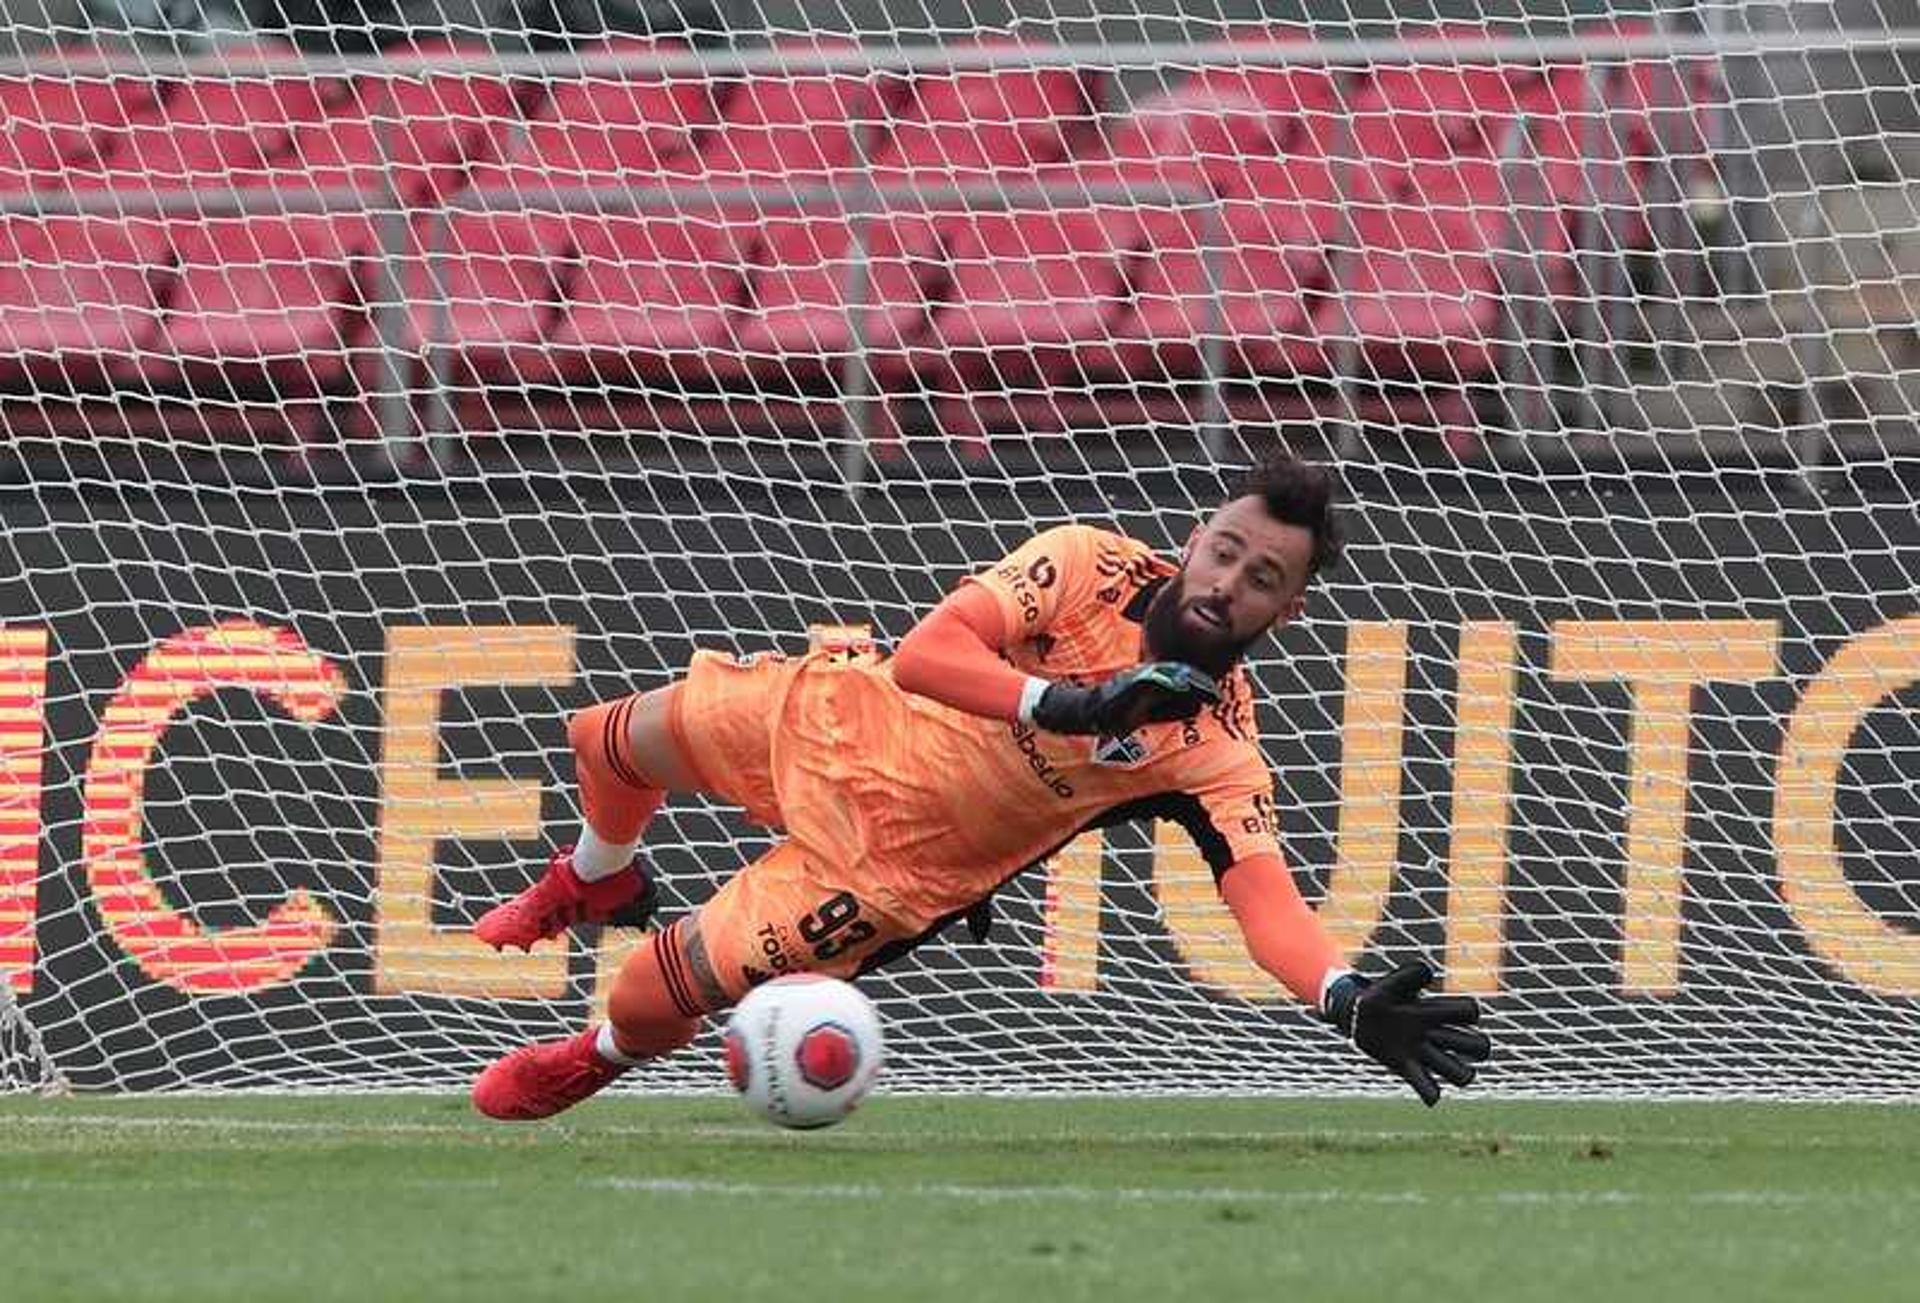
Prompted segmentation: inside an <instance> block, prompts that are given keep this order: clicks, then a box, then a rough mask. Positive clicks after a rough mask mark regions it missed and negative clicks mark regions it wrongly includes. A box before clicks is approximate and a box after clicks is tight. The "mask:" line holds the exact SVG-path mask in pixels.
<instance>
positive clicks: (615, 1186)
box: [0, 1176, 1897, 1209]
mask: <svg viewBox="0 0 1920 1303" xmlns="http://www.w3.org/2000/svg"><path fill="white" fill-rule="evenodd" d="M371 1184H372V1185H375V1186H377V1187H378V1188H379V1189H381V1190H406V1191H427V1192H432V1191H446V1190H500V1191H506V1190H511V1189H512V1188H513V1182H511V1181H509V1180H506V1179H504V1178H499V1177H476V1178H472V1179H467V1180H462V1179H458V1178H403V1179H400V1180H380V1181H375V1182H372V1183H371ZM581 1185H582V1186H583V1187H585V1188H587V1189H599V1190H607V1191H612V1192H614V1193H618V1194H632V1195H655V1196H662V1197H668V1198H694V1199H711V1198H744V1199H795V1198H799V1199H822V1200H832V1201H839V1202H854V1201H864V1202H880V1201H883V1200H894V1199H903V1198H904V1199H930V1200H937V1201H944V1202H952V1203H968V1204H1004V1203H1036V1204H1059V1203H1077V1204H1159V1203H1168V1204H1262V1205H1280V1206H1296V1207H1298V1206H1310V1205H1313V1206H1329V1207H1335V1206H1356V1205H1358V1206H1417V1205H1433V1204H1445V1205H1446V1206H1447V1207H1450V1208H1453V1207H1462V1206H1479V1207H1489V1208H1508V1209H1514V1208H1615V1207H1617V1208H1631V1207H1649V1208H1651V1207H1677V1206H1685V1207H1739V1208H1804V1207H1810V1206H1815V1205H1827V1206H1834V1207H1840V1206H1859V1207H1864V1206H1868V1205H1871V1206H1873V1207H1877V1208H1895V1207H1897V1205H1893V1204H1889V1203H1888V1202H1887V1201H1886V1200H1885V1199H1883V1198H1879V1197H1871V1198H1869V1197H1867V1196H1864V1195H1850V1194H1827V1193H1816V1192H1810V1191H1793V1190H1739V1189H1734V1190H1693V1191H1686V1192H1680V1193H1674V1194H1661V1193H1656V1192H1650V1191H1641V1190H1494V1191H1488V1192H1485V1193H1481V1194H1454V1193H1449V1194H1439V1195H1432V1194H1428V1193H1426V1192H1425V1191H1421V1190H1349V1189H1342V1188H1339V1187H1317V1188H1312V1189H1300V1190H1261V1189H1240V1188H1237V1187H1234V1186H1163V1187H1158V1188H1156V1187H1152V1186H1118V1187H1102V1186H1090V1185H959V1184H952V1183H930V1182H915V1183H906V1184H901V1185H883V1184H879V1183H877V1182H876V1183H866V1182H826V1183H794V1184H786V1183H782V1182H778V1181H718V1180H704V1179H698V1178H689V1177H623V1176H613V1177H605V1178H602V1179H599V1180H594V1181H584V1182H581ZM234 1188H236V1187H235V1186H234V1185H233V1183H231V1182H226V1181H212V1180H206V1179H201V1178H183V1179H179V1180H167V1181H126V1180H122V1179H117V1178H115V1179H107V1178H102V1179H99V1180H84V1181H76V1180H66V1179H60V1178H51V1179H49V1178H43V1177H18V1178H13V1179H6V1178H0V1193H10V1194H36V1193H39V1194H45V1193H54V1192H87V1193H98V1194H147V1193H153V1192H159V1191H167V1192H174V1193H178V1192H182V1191H221V1190H232V1189H234ZM312 1188H314V1189H316V1190H317V1189H321V1188H323V1187H312ZM324 1188H325V1189H329V1190H333V1189H340V1188H355V1189H358V1188H360V1187H359V1186H357V1185H355V1184H354V1183H352V1182H346V1183H341V1184H340V1185H337V1186H336V1185H328V1186H326V1187H324Z"/></svg>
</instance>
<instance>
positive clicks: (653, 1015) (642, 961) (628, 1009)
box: [607, 923, 707, 1059]
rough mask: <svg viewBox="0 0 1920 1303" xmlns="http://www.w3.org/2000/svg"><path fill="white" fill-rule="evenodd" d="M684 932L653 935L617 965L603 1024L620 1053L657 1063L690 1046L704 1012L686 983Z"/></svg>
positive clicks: (668, 930) (676, 926) (695, 991)
mask: <svg viewBox="0 0 1920 1303" xmlns="http://www.w3.org/2000/svg"><path fill="white" fill-rule="evenodd" d="M683 933H684V928H683V927H682V925H681V924H679V923H675V924H674V925H673V926H672V927H669V928H666V929H664V930H663V931H660V932H656V933H654V935H653V936H652V937H651V938H650V939H649V940H648V941H647V943H646V944H645V945H643V946H641V947H640V948H639V949H638V950H636V951H634V952H633V953H632V954H631V955H629V956H627V962H626V963H624V964H622V965H621V966H620V976H619V977H617V978H616V979H614V984H613V994H612V995H611V996H610V997H609V998H608V1000H607V1021H608V1022H610V1023H612V1024H613V1040H614V1044H615V1045H617V1046H618V1047H619V1049H620V1052H621V1053H622V1054H627V1055H631V1056H632V1057H633V1058H636V1059H652V1058H658V1057H659V1056H660V1055H663V1054H671V1053H672V1052H673V1051H675V1050H677V1049H680V1048H682V1047H684V1046H686V1045H688V1044H690V1043H691V1042H692V1040H693V1038H694V1035H695V1034H696V1033H697V1032H698V1031H699V1030H700V1017H701V1015H703V1014H705V1013H706V1012H707V1009H706V1007H705V1005H704V1002H703V1001H702V1000H701V998H700V994H699V990H698V988H697V987H696V986H695V985H694V983H693V982H692V981H691V980H690V973H691V970H690V969H689V968H688V966H687V955H686V947H685V944H684V941H683Z"/></svg>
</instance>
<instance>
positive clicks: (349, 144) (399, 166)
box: [274, 43, 515, 205]
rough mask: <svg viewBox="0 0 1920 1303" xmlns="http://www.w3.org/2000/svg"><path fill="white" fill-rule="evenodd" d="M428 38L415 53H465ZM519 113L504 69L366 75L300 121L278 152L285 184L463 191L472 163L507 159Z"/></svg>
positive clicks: (434, 195) (424, 194)
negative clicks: (316, 115) (500, 73)
mask: <svg viewBox="0 0 1920 1303" xmlns="http://www.w3.org/2000/svg"><path fill="white" fill-rule="evenodd" d="M461 48H462V47H460V46H459V45H457V44H454V43H432V44H421V45H419V46H417V47H415V53H417V54H420V55H434V54H438V53H443V52H446V51H458V50H460V49H461ZM514 119H515V110H514V97H513V91H512V88H511V87H509V86H508V84H507V83H506V82H505V81H503V80H501V79H500V78H498V77H490V76H467V75H463V74H460V73H455V72H443V73H435V74H429V75H426V76H420V77H399V76H396V77H383V76H367V77H362V78H358V79H356V80H355V82H354V83H353V85H352V86H351V87H349V88H348V90H347V91H346V93H345V94H344V95H343V96H342V97H341V98H340V99H338V100H337V101H335V102H333V103H332V104H331V105H330V106H329V109H328V112H327V113H326V115H325V116H324V117H322V118H321V119H320V120H319V121H317V122H314V123H310V124H303V125H301V126H298V127H296V129H295V130H294V131H293V132H292V134H291V137H290V139H289V141H288V143H287V146H286V148H285V149H284V150H282V151H281V152H279V153H277V154H276V155H274V161H275V163H276V164H277V166H276V168H275V174H276V179H277V180H279V181H280V183H281V184H283V185H286V184H292V185H299V186H303V187H304V186H310V187H312V188H313V189H315V190H327V189H353V190H363V191H368V192H370V193H375V194H378V193H381V192H383V191H384V190H385V189H386V188H387V186H388V184H389V182H391V183H392V185H393V188H394V191H395V192H396V193H397V194H398V196H399V198H400V200H401V201H402V203H404V204H409V205H412V204H420V203H427V202H431V201H434V200H437V199H439V198H442V197H444V196H446V195H448V194H451V193H452V192H453V191H454V190H456V189H458V188H459V186H460V185H462V184H463V183H464V182H465V179H466V173H467V169H468V168H469V167H471V166H473V165H475V164H477V163H482V162H486V161H489V160H492V159H495V158H497V157H499V155H500V153H501V151H502V148H503V145H504V140H505V136H506V133H507V130H508V128H509V127H510V126H511V125H512V123H513V121H514Z"/></svg>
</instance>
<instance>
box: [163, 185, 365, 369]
mask: <svg viewBox="0 0 1920 1303" xmlns="http://www.w3.org/2000/svg"><path fill="white" fill-rule="evenodd" d="M359 229H360V228H359V227H358V226H352V225H343V223H342V221H341V220H340V219H338V218H336V217H332V216H327V215H322V214H304V215H298V214H296V215H286V216H279V217H271V216H270V217H235V218H224V219H223V218H212V219H208V220H206V221H203V222H198V223H193V224H191V225H186V224H177V225H176V226H175V227H174V229H173V230H172V232H171V238H170V245H171V249H172V252H173V256H174V259H175V267H174V273H173V274H174V284H173V287H172V292H171V293H170V294H169V295H168V298H167V303H166V310H165V311H164V313H163V314H162V317H161V321H162V329H161V331H160V333H159V335H158V337H157V338H156V339H155V340H154V343H153V351H152V353H151V354H150V355H149V356H148V357H147V358H145V359H144V360H143V364H142V366H141V368H140V373H141V375H142V376H143V377H144V378H145V379H146V380H147V381H148V382H149V383H151V384H153V385H156V386H161V387H173V386H177V385H184V386H186V387H188V388H190V389H192V390H194V391H195V392H203V393H204V392H228V391H232V392H247V391H250V390H254V389H257V388H266V389H271V390H272V391H273V392H274V393H276V394H280V395H285V396H291V395H304V394H319V393H326V392H328V391H330V390H332V389H334V388H336V387H338V386H339V385H340V384H341V383H342V382H343V381H344V380H345V378H346V376H347V363H348V348H349V347H350V346H351V345H352V344H353V343H354V342H355V341H356V340H357V338H358V337H359V335H360V334H361V333H362V331H363V330H364V328H365V325H366V319H365V312H364V297H365V296H364V295H363V294H362V292H361V289H360V287H359V284H358V281H357V280H356V278H355V275H354V272H353V268H352V266H351V265H350V263H351V260H352V259H353V258H355V257H358V256H361V255H365V254H368V253H371V252H372V250H371V248H370V247H369V246H365V245H356V244H354V239H355V235H356V232H358V231H359Z"/></svg>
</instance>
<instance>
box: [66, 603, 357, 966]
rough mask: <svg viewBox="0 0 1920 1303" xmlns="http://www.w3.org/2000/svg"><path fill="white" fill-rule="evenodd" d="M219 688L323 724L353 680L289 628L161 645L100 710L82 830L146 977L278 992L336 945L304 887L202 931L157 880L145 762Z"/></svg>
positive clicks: (201, 632) (202, 631) (107, 905)
mask: <svg viewBox="0 0 1920 1303" xmlns="http://www.w3.org/2000/svg"><path fill="white" fill-rule="evenodd" d="M220 688H245V689H247V690H249V691H251V692H255V693H258V694H259V695H261V696H263V697H266V698H267V699H268V700H270V701H272V702H273V703H274V704H276V705H278V706H279V707H280V708H281V709H283V710H285V711H286V712H287V713H288V714H290V715H292V716H293V717H294V718H295V719H297V720H300V721H301V722H302V723H307V724H313V723H317V722H319V721H320V720H322V719H325V718H326V717H327V716H328V715H330V714H332V713H333V711H334V708H335V706H336V705H337V704H338V702H339V699H340V697H341V696H342V695H343V694H344V693H345V691H346V680H345V678H343V677H342V675H341V674H340V672H339V671H338V670H337V669H335V668H334V667H333V665H332V664H331V663H330V662H329V661H328V660H327V659H326V658H325V657H323V656H320V655H318V654H316V653H314V652H312V651H310V650H308V648H307V646H306V644H304V643H303V642H301V641H300V637H299V635H297V634H295V633H294V632H292V631H291V630H288V629H272V628H267V627H265V626H263V625H257V624H254V623H252V622H251V621H248V620H230V621H225V622H223V623H221V624H217V625H213V626H210V627H204V628H197V629H186V630H183V631H182V632H180V633H177V634H175V635H174V636H173V637H171V638H168V639H166V640H165V641H164V642H162V643H161V644H160V645H159V646H158V647H155V648H154V649H153V650H152V651H150V652H149V653H147V656H146V658H145V659H143V660H142V661H141V662H140V664H139V665H137V666H135V667H134V669H133V671H132V672H131V673H130V674H128V675H127V677H126V680H125V681H124V682H123V683H122V684H121V685H120V690H119V691H118V692H117V693H115V694H114V697H113V700H112V701H111V702H109V703H108V704H107V708H106V711H105V712H104V713H103V714H102V715H101V718H100V731H99V733H98V735H97V736H96V737H95V738H94V742H93V754H92V755H91V756H90V757H89V758H88V760H87V780H86V794H85V800H86V813H85V823H84V825H83V827H82V831H81V840H82V851H83V854H84V855H85V858H86V864H87V884H88V886H89V887H90V889H91V890H92V892H93V903H94V907H95V908H96V909H97V910H98V911H99V913H100V919H101V921H102V922H103V923H105V924H106V927H107V930H108V931H109V932H111V933H112V934H113V939H114V941H115V943H116V944H118V945H119V947H120V949H121V950H123V951H124V952H125V953H126V954H127V956H128V957H129V958H131V959H132V960H133V961H134V962H135V963H137V964H138V965H139V966H140V970H141V971H142V972H143V973H145V974H146V975H147V976H148V977H150V978H152V979H153V980H154V981H156V982H164V983H166V984H167V985H169V986H172V987H175V988H177V989H179V990H182V991H186V992H189V993H191V994H206V993H211V992H223V993H231V992H235V991H257V990H260V989H262V988H264V987H269V986H275V985H278V984H279V983H281V982H284V981H286V980H287V979H288V978H290V977H292V976H293V975H294V974H295V973H297V972H299V971H300V969H301V968H302V967H304V966H305V965H306V963H307V961H308V960H310V959H312V958H313V956H314V955H316V954H318V953H320V952H321V951H322V950H324V949H326V947H327V946H328V945H329V944H330V943H331V941H332V939H333V931H334V920H333V918H332V916H331V915H329V914H328V913H327V911H326V909H325V908H324V907H323V906H322V905H321V904H320V903H319V902H318V901H316V900H314V899H313V898H312V897H311V896H309V895H308V894H307V892H306V891H305V890H304V889H302V890H296V891H294V892H293V893H292V894H291V895H289V896H288V897H287V898H286V899H285V900H283V901H281V902H280V903H279V904H278V905H275V906H274V907H273V910H272V911H271V912H270V913H269V914H268V915H267V918H266V921H265V922H264V923H261V924H258V925H256V926H252V927H238V928H228V929H226V930H224V931H221V932H217V933H215V932H207V931H203V930H202V929H201V928H200V926H199V925H198V924H196V923H195V922H194V921H193V920H192V919H190V918H188V917H186V916H185V915H183V914H181V913H179V912H178V911H176V910H175V909H173V908H172V907H171V906H170V905H168V904H167V902H166V901H165V900H164V899H163V898H162V897H161V895H160V892H159V889H158V888H157V887H155V885H154V882H153V879H152V878H151V877H149V876H148V874H147V866H146V859H145V856H144V855H143V854H142V853H141V842H142V836H141V829H142V819H141V810H140V806H141V796H142V793H143V791H144V789H145V787H146V778H147V766H148V765H149V764H150V763H151V762H152V760H153V753H154V749H155V748H156V747H157V746H158V745H159V743H160V737H161V734H163V733H164V732H166V729H167V725H168V723H169V721H171V720H172V718H173V717H174V715H176V714H177V713H179V711H180V710H182V709H183V708H184V707H186V706H187V705H189V704H190V703H192V702H193V701H196V700H198V699H199V698H201V697H204V696H206V695H207V694H208V693H210V692H214V691H216V690H218V689H220Z"/></svg>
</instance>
